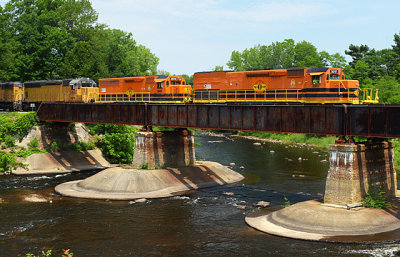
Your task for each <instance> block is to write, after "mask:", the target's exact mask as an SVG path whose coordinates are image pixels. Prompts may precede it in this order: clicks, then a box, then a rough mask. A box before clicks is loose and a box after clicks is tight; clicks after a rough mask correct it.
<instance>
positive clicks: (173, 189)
mask: <svg viewBox="0 0 400 257" xmlns="http://www.w3.org/2000/svg"><path fill="white" fill-rule="evenodd" d="M243 178H244V177H243V176H242V175H240V174H239V173H237V172H235V171H233V170H231V169H229V168H227V167H225V166H223V165H221V164H219V163H216V162H199V163H198V164H197V165H195V166H188V167H181V168H167V169H159V170H139V169H123V168H120V167H116V168H110V169H106V170H104V171H102V172H99V173H97V174H95V175H93V176H91V177H89V178H87V179H84V180H78V181H71V182H66V183H63V184H61V185H58V186H56V188H55V190H56V192H57V193H59V194H61V195H64V196H70V197H80V198H91V199H110V200H131V199H138V198H160V197H169V196H174V195H183V194H185V193H187V192H188V191H192V190H196V189H199V188H205V187H212V186H222V185H227V184H231V183H235V182H238V181H240V180H242V179H243Z"/></svg>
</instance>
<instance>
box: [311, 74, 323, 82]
mask: <svg viewBox="0 0 400 257" xmlns="http://www.w3.org/2000/svg"><path fill="white" fill-rule="evenodd" d="M312 83H321V76H320V75H313V76H312Z"/></svg>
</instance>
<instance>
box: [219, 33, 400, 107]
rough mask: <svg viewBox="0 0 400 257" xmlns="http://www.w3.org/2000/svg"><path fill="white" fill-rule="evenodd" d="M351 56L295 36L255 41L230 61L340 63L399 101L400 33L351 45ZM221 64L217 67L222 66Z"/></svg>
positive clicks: (256, 65) (236, 65) (244, 64)
mask: <svg viewBox="0 0 400 257" xmlns="http://www.w3.org/2000/svg"><path fill="white" fill-rule="evenodd" d="M345 54H346V55H349V56H350V57H351V58H352V60H351V61H350V62H349V63H347V62H346V58H345V57H344V56H343V55H341V54H340V53H335V54H329V53H328V52H326V51H321V52H318V50H317V48H316V47H315V46H314V45H313V44H312V43H310V42H306V41H301V42H298V43H296V42H295V41H294V40H293V39H286V40H284V41H283V42H275V43H272V44H271V45H256V46H254V47H252V48H249V49H245V50H243V51H242V52H240V51H233V52H232V54H231V58H230V60H229V61H228V63H227V65H228V67H229V68H230V69H233V70H237V71H242V70H255V69H279V68H293V67H310V68H317V67H328V66H332V67H340V68H342V69H344V71H345V73H346V75H347V78H348V79H357V80H359V81H360V86H361V87H362V88H377V89H379V97H380V102H381V103H399V104H400V35H398V34H395V35H394V44H393V45H392V46H391V47H390V48H387V49H382V50H375V49H371V48H370V47H368V46H367V45H360V46H356V45H350V46H349V50H346V51H345ZM222 68H223V67H222V66H217V67H215V70H222Z"/></svg>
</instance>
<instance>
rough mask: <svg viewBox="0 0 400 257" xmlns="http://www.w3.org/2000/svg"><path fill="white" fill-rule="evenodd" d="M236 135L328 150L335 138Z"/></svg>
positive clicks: (299, 135) (283, 134)
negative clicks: (303, 144)
mask: <svg viewBox="0 0 400 257" xmlns="http://www.w3.org/2000/svg"><path fill="white" fill-rule="evenodd" d="M238 135H243V136H253V137H258V138H266V139H271V140H279V141H283V142H287V143H305V144H311V145H315V146H319V147H323V148H326V149H328V147H329V145H330V144H333V143H334V142H335V140H336V139H337V137H335V136H320V135H308V134H288V133H268V132H247V131H239V132H238Z"/></svg>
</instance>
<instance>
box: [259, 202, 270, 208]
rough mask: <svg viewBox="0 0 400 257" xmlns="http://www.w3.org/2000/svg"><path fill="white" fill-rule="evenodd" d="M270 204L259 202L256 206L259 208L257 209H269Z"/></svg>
mask: <svg viewBox="0 0 400 257" xmlns="http://www.w3.org/2000/svg"><path fill="white" fill-rule="evenodd" d="M270 204H271V203H270V202H265V201H259V202H258V203H257V204H256V206H257V207H263V208H265V207H268V206H269V205H270Z"/></svg>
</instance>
